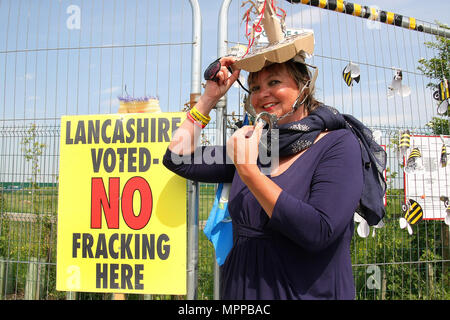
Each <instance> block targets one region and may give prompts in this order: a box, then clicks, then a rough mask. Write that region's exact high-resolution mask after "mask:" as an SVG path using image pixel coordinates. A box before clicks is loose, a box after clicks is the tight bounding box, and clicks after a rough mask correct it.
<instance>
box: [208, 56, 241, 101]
mask: <svg viewBox="0 0 450 320" xmlns="http://www.w3.org/2000/svg"><path fill="white" fill-rule="evenodd" d="M235 61H236V60H235V59H234V58H233V57H223V58H221V59H220V64H221V68H220V70H219V72H218V73H217V75H216V78H217V79H218V80H217V82H216V81H212V80H207V81H206V86H205V91H204V92H203V94H202V96H201V97H200V99H201V100H203V102H205V104H207V105H210V106H211V108H212V107H214V106H215V105H216V104H217V102H218V101H219V99H220V98H222V96H223V95H225V93H227V91H228V89H230V87H231V86H232V85H233V83H234V82H235V81H236V80H237V79H238V77H239V73H240V71H241V70H240V69H236V70H234V71H233V73H232V74H231V75H229V72H228V69H227V67H229V66H231V65H232V64H233V63H234V62H235Z"/></svg>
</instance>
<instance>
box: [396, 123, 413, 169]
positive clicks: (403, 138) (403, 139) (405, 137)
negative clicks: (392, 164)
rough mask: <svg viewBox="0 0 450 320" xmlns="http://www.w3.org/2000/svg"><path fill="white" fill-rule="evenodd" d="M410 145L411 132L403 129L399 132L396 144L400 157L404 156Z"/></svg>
mask: <svg viewBox="0 0 450 320" xmlns="http://www.w3.org/2000/svg"><path fill="white" fill-rule="evenodd" d="M410 146H411V134H410V132H409V130H405V131H403V132H401V134H400V142H399V145H398V148H399V149H400V155H401V156H402V157H404V156H406V153H407V151H408V149H409V147H410ZM402 161H403V159H402Z"/></svg>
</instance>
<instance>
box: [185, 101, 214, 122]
mask: <svg viewBox="0 0 450 320" xmlns="http://www.w3.org/2000/svg"><path fill="white" fill-rule="evenodd" d="M189 113H190V115H191V116H192V118H194V119H195V120H196V121H198V122H201V123H203V125H205V126H206V125H207V124H208V123H209V121H210V120H211V117H210V116H205V115H204V114H202V113H201V112H200V111H198V110H197V108H196V107H195V106H193V107H192V109H191V110H190V111H189Z"/></svg>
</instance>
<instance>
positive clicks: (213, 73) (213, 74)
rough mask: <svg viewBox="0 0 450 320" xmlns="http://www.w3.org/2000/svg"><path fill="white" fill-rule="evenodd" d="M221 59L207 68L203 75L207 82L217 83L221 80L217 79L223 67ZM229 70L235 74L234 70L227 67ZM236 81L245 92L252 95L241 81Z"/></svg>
mask: <svg viewBox="0 0 450 320" xmlns="http://www.w3.org/2000/svg"><path fill="white" fill-rule="evenodd" d="M220 59H221V58H218V59H217V60H215V61H214V62H212V63H211V64H210V65H209V66H208V68H206V70H205V72H204V73H203V77H204V78H205V80H211V81H215V82H217V81H218V80H219V79H217V74H218V73H219V71H220V68H221V67H222V65H221V63H220ZM227 69H228V71H230V72H231V73H233V70H232V69H231V67H227ZM236 80H237V82H238V83H239V85H240V86H241V88H242V89H244V90H245V91H247V92H248V93H250V91H249V90H248V89H246V88H245V87H244V86H243V85H242V83H241V81H239V79H236Z"/></svg>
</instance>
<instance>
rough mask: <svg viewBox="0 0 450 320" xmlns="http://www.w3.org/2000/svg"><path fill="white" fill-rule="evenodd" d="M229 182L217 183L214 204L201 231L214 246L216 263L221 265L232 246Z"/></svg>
mask: <svg viewBox="0 0 450 320" xmlns="http://www.w3.org/2000/svg"><path fill="white" fill-rule="evenodd" d="M230 187H231V183H221V184H219V186H218V188H217V192H216V198H215V200H214V205H213V207H212V209H211V212H210V213H209V217H208V221H206V225H205V228H204V229H203V233H204V234H205V235H206V237H207V238H208V240H209V241H211V243H212V244H213V246H214V249H215V251H216V260H217V264H218V265H219V266H221V265H222V264H223V263H224V262H225V259H226V258H227V256H228V253H229V252H230V250H231V247H232V246H233V229H232V223H231V217H230V214H229V212H228V195H229V192H230Z"/></svg>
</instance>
